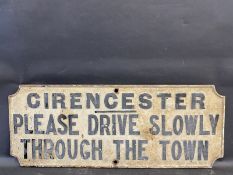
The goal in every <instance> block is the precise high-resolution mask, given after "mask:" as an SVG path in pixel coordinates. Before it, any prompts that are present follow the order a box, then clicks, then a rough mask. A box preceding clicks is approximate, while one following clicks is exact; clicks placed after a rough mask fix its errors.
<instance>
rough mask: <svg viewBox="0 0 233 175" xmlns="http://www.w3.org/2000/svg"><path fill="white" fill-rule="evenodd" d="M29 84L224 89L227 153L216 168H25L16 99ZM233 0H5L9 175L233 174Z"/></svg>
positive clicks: (1, 84)
mask: <svg viewBox="0 0 233 175" xmlns="http://www.w3.org/2000/svg"><path fill="white" fill-rule="evenodd" d="M19 84H214V85H216V88H217V91H218V92H219V93H220V94H222V95H225V96H226V119H225V120H226V126H225V156H224V158H223V159H220V160H217V161H216V162H215V164H214V167H213V168H212V169H192V170H190V169H83V168H82V169H80V168H60V169H58V168H20V167H19V165H18V162H17V161H16V159H14V158H13V157H11V156H10V155H9V147H10V146H9V126H8V101H7V97H8V95H10V94H13V93H14V92H15V91H16V90H17V88H18V85H19ZM232 105H233V1H232V0H224V1H219V0H83V1H82V0H0V174H3V175H6V174H24V175H26V174H36V175H43V174H49V175H53V174H56V175H60V174H61V175H64V174H111V175H115V174H138V175H140V174H164V175H165V174H167V175H174V174H191V175H192V174H193V175H196V174H199V175H204V174H209V175H215V174H233V151H232V149H233V148H232V146H233V133H232V132H233V119H232V116H231V113H232V112H233V108H232Z"/></svg>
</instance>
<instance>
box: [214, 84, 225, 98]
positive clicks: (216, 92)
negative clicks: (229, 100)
mask: <svg viewBox="0 0 233 175" xmlns="http://www.w3.org/2000/svg"><path fill="white" fill-rule="evenodd" d="M211 87H212V89H213V91H214V93H215V94H216V95H217V96H218V97H220V98H224V99H225V96H224V95H221V94H219V93H218V91H217V89H216V86H215V85H211Z"/></svg>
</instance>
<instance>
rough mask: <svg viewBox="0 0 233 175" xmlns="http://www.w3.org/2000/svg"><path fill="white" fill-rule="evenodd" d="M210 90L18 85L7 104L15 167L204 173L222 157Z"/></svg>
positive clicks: (218, 99) (216, 100)
mask: <svg viewBox="0 0 233 175" xmlns="http://www.w3.org/2000/svg"><path fill="white" fill-rule="evenodd" d="M224 111H225V98H224V96H221V95H219V94H218V93H217V92H216V90H215V87H214V86H212V85H22V86H20V88H19V90H18V91H17V92H16V93H15V94H13V95H11V96H9V124H10V145H11V155H12V156H15V157H16V158H17V159H18V161H19V163H20V165H21V166H38V167H97V168H100V167H106V168H111V167H121V168H199V167H200V168H207V167H211V166H212V165H213V163H214V161H215V160H216V159H218V158H221V157H223V152H224V117H225V116H224Z"/></svg>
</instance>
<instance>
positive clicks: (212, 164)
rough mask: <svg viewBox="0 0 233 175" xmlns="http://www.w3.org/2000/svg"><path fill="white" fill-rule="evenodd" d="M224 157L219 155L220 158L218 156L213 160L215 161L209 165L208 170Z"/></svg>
mask: <svg viewBox="0 0 233 175" xmlns="http://www.w3.org/2000/svg"><path fill="white" fill-rule="evenodd" d="M223 156H224V154H223V153H222V154H221V155H219V156H217V157H216V158H215V159H213V160H212V161H211V163H210V165H209V167H208V168H213V166H214V163H215V162H216V161H217V160H218V159H222V158H223Z"/></svg>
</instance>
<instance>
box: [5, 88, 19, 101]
mask: <svg viewBox="0 0 233 175" xmlns="http://www.w3.org/2000/svg"><path fill="white" fill-rule="evenodd" d="M21 89H22V86H21V85H19V87H18V89H17V90H16V92H15V93H13V94H11V95H9V96H8V99H9V100H10V99H11V98H14V97H15V96H16V95H17V94H19V92H20V91H21Z"/></svg>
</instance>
